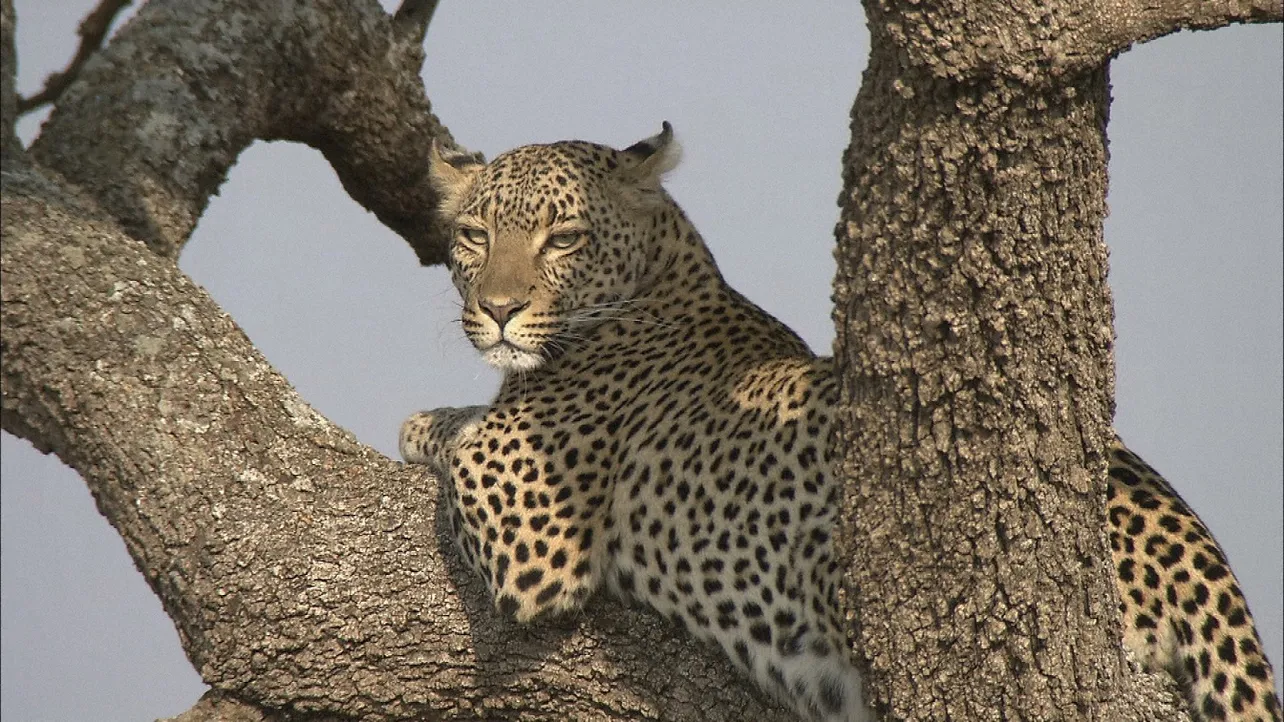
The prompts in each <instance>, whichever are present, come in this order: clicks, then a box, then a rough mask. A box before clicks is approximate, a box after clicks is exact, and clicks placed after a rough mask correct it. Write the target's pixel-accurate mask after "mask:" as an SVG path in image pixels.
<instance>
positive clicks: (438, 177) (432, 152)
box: [428, 140, 486, 220]
mask: <svg viewBox="0 0 1284 722" xmlns="http://www.w3.org/2000/svg"><path fill="white" fill-rule="evenodd" d="M484 167H486V164H485V163H483V162H482V161H481V159H480V156H478V155H477V154H476V153H469V152H467V151H462V152H452V153H445V152H443V151H442V149H441V144H440V143H438V142H437V141H436V140H434V141H433V142H432V146H431V147H430V148H429V149H428V180H429V181H430V182H431V183H432V187H433V188H434V189H435V190H436V191H437V193H438V194H439V195H440V196H441V202H440V203H439V205H438V206H437V212H438V213H439V214H440V215H441V217H442V218H445V219H448V220H449V219H453V218H454V217H455V215H456V214H457V213H458V212H459V204H460V202H462V201H463V198H464V194H465V193H467V192H468V189H469V188H470V187H472V184H473V180H475V179H476V178H477V174H478V173H480V172H481V169H482V168H484Z"/></svg>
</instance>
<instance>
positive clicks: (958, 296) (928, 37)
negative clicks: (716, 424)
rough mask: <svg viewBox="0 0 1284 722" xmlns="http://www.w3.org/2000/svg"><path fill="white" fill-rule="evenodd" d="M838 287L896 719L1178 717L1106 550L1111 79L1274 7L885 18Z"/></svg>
mask: <svg viewBox="0 0 1284 722" xmlns="http://www.w3.org/2000/svg"><path fill="white" fill-rule="evenodd" d="M865 8H866V17H867V19H868V21H869V26H870V35H871V56H870V62H869V66H868V69H867V70H866V72H865V77H864V82H863V83H862V86H861V90H860V93H859V95H858V97H857V99H856V103H855V106H854V107H853V109H852V142H851V145H850V146H849V148H848V150H847V152H846V154H845V156H844V164H843V165H844V191H843V195H842V197H841V200H840V204H841V206H842V217H841V220H840V222H839V224H838V227H837V229H836V233H837V236H838V253H837V258H838V275H837V279H836V282H835V312H834V313H835V324H836V326H837V332H838V336H837V341H836V357H837V362H838V367H839V372H840V374H841V375H842V377H843V381H844V385H843V399H844V406H843V409H842V412H841V415H840V418H841V422H840V427H841V431H840V438H841V441H840V444H841V448H843V449H844V450H845V463H844V466H843V470H844V474H845V476H846V478H847V491H846V495H845V506H844V519H845V521H846V524H845V525H844V528H843V533H842V534H841V537H840V539H841V541H840V549H841V551H842V552H843V553H844V554H845V558H846V559H848V561H849V563H848V566H847V569H848V571H847V576H846V584H845V592H846V600H847V601H846V605H847V607H848V608H849V609H850V610H853V613H852V614H851V615H850V616H849V619H850V620H851V626H850V631H851V633H852V636H853V639H854V641H855V643H856V645H857V646H858V647H859V648H860V649H862V650H863V652H864V653H865V655H866V657H867V659H868V661H869V665H870V667H869V675H868V679H867V685H868V687H869V696H870V697H871V698H872V699H874V700H875V701H876V702H877V703H878V705H879V706H880V707H881V708H882V709H884V710H887V711H890V715H889V718H890V719H915V720H928V719H937V720H945V719H967V720H1019V719H1026V720H1052V719H1100V720H1143V719H1148V720H1171V719H1176V718H1177V715H1178V709H1179V703H1177V702H1175V700H1174V698H1173V697H1172V695H1171V694H1170V692H1171V688H1170V687H1171V686H1170V685H1169V684H1168V682H1169V680H1166V679H1164V680H1160V679H1157V678H1155V677H1152V676H1150V675H1143V674H1139V673H1137V672H1135V671H1134V670H1133V669H1132V668H1130V666H1129V665H1128V663H1127V662H1126V660H1125V658H1124V654H1123V651H1122V649H1121V647H1120V644H1119V639H1120V622H1119V619H1118V614H1117V611H1116V604H1117V601H1116V593H1115V591H1114V586H1113V583H1112V581H1111V576H1112V575H1111V573H1110V570H1111V566H1112V565H1111V563H1110V555H1109V549H1108V547H1107V545H1106V542H1105V537H1104V534H1103V529H1104V528H1105V514H1104V511H1105V510H1104V480H1105V463H1104V457H1103V456H1102V450H1103V448H1104V444H1105V442H1106V440H1107V439H1108V435H1109V433H1110V432H1109V429H1110V425H1111V418H1112V415H1113V396H1114V377H1113V370H1114V361H1113V355H1112V343H1113V317H1112V306H1111V300H1110V293H1109V289H1108V288H1107V285H1106V270H1107V253H1106V248H1105V245H1104V243H1103V242H1102V221H1103V220H1104V217H1105V210H1106V206H1105V194H1106V160H1107V150H1106V121H1107V116H1108V111H1109V103H1110V88H1109V80H1108V65H1109V60H1110V58H1112V57H1113V56H1114V55H1115V54H1117V53H1119V52H1121V51H1122V50H1125V49H1126V48H1127V47H1128V46H1129V45H1130V44H1131V43H1135V42H1141V41H1143V40H1147V39H1150V38H1153V37H1157V36H1159V35H1162V34H1165V33H1169V32H1172V31H1174V30H1177V29H1180V28H1182V27H1201V28H1212V27H1217V26H1220V25H1225V24H1227V23H1230V22H1251V21H1265V20H1269V19H1275V20H1278V19H1279V18H1280V16H1281V7H1280V5H1279V3H1277V2H1273V1H1272V2H1260V3H1256V4H1250V3H1202V2H1182V1H1177V0H1174V1H1170V2H1159V3H1153V2H1149V3H1141V2H1135V3H1134V2H1128V1H1125V2H1117V3H1099V4H1095V5H1094V4H1091V3H1090V4H1088V5H1083V4H1080V3H1036V2H1029V1H1025V2H1015V3H1012V2H980V3H978V2H972V1H971V0H945V1H943V2H937V3H926V4H919V3H898V2H891V1H887V0H867V1H866V3H865Z"/></svg>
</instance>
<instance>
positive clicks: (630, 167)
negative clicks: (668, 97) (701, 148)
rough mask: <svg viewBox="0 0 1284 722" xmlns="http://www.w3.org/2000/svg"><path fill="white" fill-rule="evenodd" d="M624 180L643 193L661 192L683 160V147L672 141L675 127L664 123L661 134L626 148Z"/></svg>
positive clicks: (624, 152) (667, 122) (666, 122)
mask: <svg viewBox="0 0 1284 722" xmlns="http://www.w3.org/2000/svg"><path fill="white" fill-rule="evenodd" d="M623 154H624V156H625V164H624V171H623V174H624V180H625V181H626V182H628V183H630V184H631V185H635V186H638V187H641V188H644V189H653V188H659V187H660V182H661V181H662V180H663V179H664V174H665V173H668V172H669V171H671V170H673V169H674V168H676V167H677V166H678V161H680V160H682V145H681V144H680V143H678V141H676V140H674V138H673V126H672V125H669V121H667V120H666V121H664V123H663V125H662V126H661V130H660V133H659V134H658V135H653V136H651V137H650V138H647V139H645V140H640V141H638V142H636V143H634V144H633V145H631V146H629V147H628V148H625V149H624V151H623Z"/></svg>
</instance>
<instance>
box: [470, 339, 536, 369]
mask: <svg viewBox="0 0 1284 722" xmlns="http://www.w3.org/2000/svg"><path fill="white" fill-rule="evenodd" d="M481 355H482V360H483V361H485V362H486V363H488V364H490V365H491V366H494V367H495V368H497V369H499V370H501V371H532V370H534V369H537V368H539V367H540V366H541V365H543V363H544V357H543V356H540V355H539V354H537V353H532V352H530V351H523V350H521V349H519V348H514V347H513V346H510V345H509V344H506V343H497V344H495V345H494V346H491V347H490V348H488V349H486V350H485V351H482V352H481Z"/></svg>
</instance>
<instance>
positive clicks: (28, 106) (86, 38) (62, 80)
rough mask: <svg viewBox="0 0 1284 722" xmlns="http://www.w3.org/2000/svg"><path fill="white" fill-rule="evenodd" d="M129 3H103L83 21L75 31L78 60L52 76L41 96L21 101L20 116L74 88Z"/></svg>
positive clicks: (120, 0) (106, 0) (126, 0)
mask: <svg viewBox="0 0 1284 722" xmlns="http://www.w3.org/2000/svg"><path fill="white" fill-rule="evenodd" d="M129 3H130V0H102V2H100V3H99V4H98V7H96V8H94V9H93V11H91V12H90V13H89V14H88V15H86V16H85V19H84V20H81V21H80V27H79V28H77V29H76V34H78V35H79V36H80V47H78V48H76V54H75V56H74V57H72V59H71V62H70V63H68V64H67V67H66V68H64V69H63V70H62V72H58V73H53V74H52V75H50V76H49V77H48V78H46V79H45V87H44V88H42V89H41V90H40V92H38V93H36V94H35V95H33V96H31V97H30V98H19V99H18V114H19V115H26V114H27V113H30V112H31V111H33V110H35V109H36V108H39V107H40V106H42V105H45V104H46V103H52V102H54V101H56V100H57V99H58V97H59V96H60V95H62V91H64V90H66V89H67V86H68V85H71V81H73V80H75V79H76V76H78V75H80V69H81V68H82V67H84V65H85V63H86V62H88V60H89V58H90V56H92V55H93V54H94V53H96V52H97V51H98V48H100V47H101V46H102V44H103V40H104V39H106V37H107V31H108V30H110V29H111V24H112V22H113V21H114V20H115V19H116V15H117V14H118V13H120V11H121V10H123V9H124V8H125V7H126V6H127V5H129Z"/></svg>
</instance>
